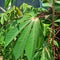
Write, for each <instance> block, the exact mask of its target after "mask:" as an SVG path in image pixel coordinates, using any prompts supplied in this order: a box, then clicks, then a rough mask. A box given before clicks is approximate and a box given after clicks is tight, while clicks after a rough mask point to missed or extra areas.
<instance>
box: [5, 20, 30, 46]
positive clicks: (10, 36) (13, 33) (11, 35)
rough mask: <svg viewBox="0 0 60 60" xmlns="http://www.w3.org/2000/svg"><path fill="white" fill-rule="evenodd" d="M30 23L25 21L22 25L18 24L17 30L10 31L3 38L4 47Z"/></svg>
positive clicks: (15, 28)
mask: <svg viewBox="0 0 60 60" xmlns="http://www.w3.org/2000/svg"><path fill="white" fill-rule="evenodd" d="M29 22H30V21H26V22H24V23H23V24H20V26H19V29H18V28H17V27H14V28H13V29H11V30H10V31H9V32H8V33H7V34H6V38H5V47H7V46H8V44H9V43H10V42H11V41H12V40H13V39H14V38H15V37H16V36H17V35H18V34H19V33H20V32H21V30H22V29H24V27H25V26H26V25H27V24H28V23H29Z"/></svg>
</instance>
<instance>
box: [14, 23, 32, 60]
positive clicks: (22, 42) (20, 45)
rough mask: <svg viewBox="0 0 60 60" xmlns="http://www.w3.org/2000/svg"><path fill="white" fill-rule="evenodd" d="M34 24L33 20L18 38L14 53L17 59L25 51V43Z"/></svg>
mask: <svg viewBox="0 0 60 60" xmlns="http://www.w3.org/2000/svg"><path fill="white" fill-rule="evenodd" d="M32 24H33V22H31V23H30V24H29V25H28V26H26V27H25V29H24V30H23V32H21V35H20V37H19V38H18V40H17V42H16V44H15V46H14V50H13V54H14V56H15V59H16V60H17V59H18V58H19V57H21V55H22V54H23V52H24V49H25V45H26V42H27V39H28V37H29V33H30V30H31V27H32Z"/></svg>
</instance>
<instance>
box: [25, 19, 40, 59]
mask: <svg viewBox="0 0 60 60" xmlns="http://www.w3.org/2000/svg"><path fill="white" fill-rule="evenodd" d="M39 32H40V21H39V20H38V21H36V22H34V25H33V27H32V30H31V33H30V36H29V38H28V41H27V44H26V48H25V51H26V56H27V58H28V60H32V59H33V55H34V50H35V49H36V45H37V40H38V38H39Z"/></svg>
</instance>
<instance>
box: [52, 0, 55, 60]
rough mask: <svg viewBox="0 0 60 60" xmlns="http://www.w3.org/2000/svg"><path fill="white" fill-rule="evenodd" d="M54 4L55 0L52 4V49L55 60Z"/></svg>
mask: <svg viewBox="0 0 60 60" xmlns="http://www.w3.org/2000/svg"><path fill="white" fill-rule="evenodd" d="M54 2H55V0H53V3H52V49H53V53H54V60H55V47H54V29H55V26H54V17H55V9H54Z"/></svg>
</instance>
